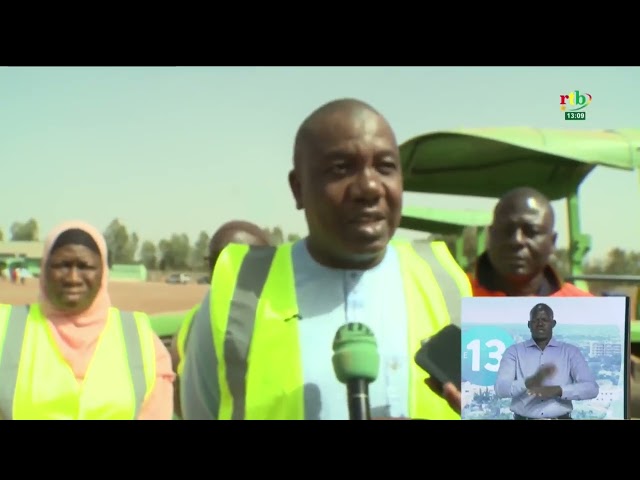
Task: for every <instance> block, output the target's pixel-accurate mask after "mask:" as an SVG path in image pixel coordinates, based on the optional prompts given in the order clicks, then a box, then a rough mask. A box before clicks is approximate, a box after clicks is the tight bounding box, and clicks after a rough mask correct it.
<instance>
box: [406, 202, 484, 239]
mask: <svg viewBox="0 0 640 480" xmlns="http://www.w3.org/2000/svg"><path fill="white" fill-rule="evenodd" d="M491 217H492V214H491V213H490V212H485V211H479V210H445V209H437V208H425V207H405V208H403V209H402V219H401V220H400V227H401V228H409V229H412V230H420V231H423V232H429V233H440V234H442V235H459V234H460V233H462V231H463V230H464V228H465V227H486V226H487V225H489V224H490V223H491Z"/></svg>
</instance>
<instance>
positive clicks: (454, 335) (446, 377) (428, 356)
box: [414, 325, 462, 390]
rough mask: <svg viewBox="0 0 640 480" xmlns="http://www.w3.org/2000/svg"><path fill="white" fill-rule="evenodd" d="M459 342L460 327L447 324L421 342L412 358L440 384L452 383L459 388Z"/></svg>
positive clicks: (460, 350) (460, 349)
mask: <svg viewBox="0 0 640 480" xmlns="http://www.w3.org/2000/svg"><path fill="white" fill-rule="evenodd" d="M461 342H462V331H461V330H460V327H458V326H456V325H447V326H446V327H444V328H443V329H442V330H440V331H439V332H438V333H436V334H435V335H434V336H433V337H431V338H429V339H427V340H425V341H424V342H423V343H422V347H421V348H420V350H418V352H417V353H416V354H415V357H414V360H415V362H416V364H417V365H418V366H419V367H420V368H422V369H423V370H424V371H425V372H427V373H428V374H429V375H430V376H431V377H433V378H434V379H435V380H437V381H438V382H440V383H441V384H442V385H444V384H445V383H453V384H454V385H455V386H456V388H457V389H458V390H460V386H461V385H460V384H461V376H462V375H461V372H460V370H461V367H462V359H461V352H462V348H461V345H460V344H461Z"/></svg>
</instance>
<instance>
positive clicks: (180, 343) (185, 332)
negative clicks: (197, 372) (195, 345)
mask: <svg viewBox="0 0 640 480" xmlns="http://www.w3.org/2000/svg"><path fill="white" fill-rule="evenodd" d="M199 309H200V305H196V306H195V307H193V308H192V309H191V310H189V311H188V312H187V313H186V314H185V316H184V319H183V320H182V325H180V330H178V338H176V345H177V347H178V366H177V367H176V372H177V373H178V375H182V373H183V372H184V351H185V348H186V346H187V342H189V336H190V335H191V324H192V323H193V317H195V315H196V313H197V312H198V310H199Z"/></svg>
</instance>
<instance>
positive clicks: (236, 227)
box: [170, 220, 270, 417]
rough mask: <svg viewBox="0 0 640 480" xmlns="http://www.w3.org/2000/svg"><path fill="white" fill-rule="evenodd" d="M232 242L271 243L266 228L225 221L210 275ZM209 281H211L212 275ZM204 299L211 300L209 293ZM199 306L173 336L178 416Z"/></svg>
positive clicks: (216, 237)
mask: <svg viewBox="0 0 640 480" xmlns="http://www.w3.org/2000/svg"><path fill="white" fill-rule="evenodd" d="M230 243H239V244H242V245H257V246H264V245H269V244H270V238H269V236H268V235H267V233H266V232H265V231H264V230H262V229H261V228H260V227H259V226H257V225H255V224H253V223H250V222H246V221H243V220H234V221H231V222H227V223H225V224H224V225H222V226H221V227H220V228H219V229H218V230H216V231H215V233H214V234H213V236H212V237H211V240H210V242H209V253H208V255H207V256H206V257H205V260H206V261H207V265H208V267H209V276H211V274H212V272H213V267H214V266H215V264H216V262H217V260H218V257H219V256H220V252H222V250H223V249H224V248H225V247H226V246H227V245H229V244H230ZM209 281H211V278H210V277H209ZM204 301H205V302H208V301H209V294H208V293H207V295H206V297H205V299H204ZM199 308H200V305H196V306H194V307H193V308H192V309H191V310H190V311H189V312H188V313H187V315H186V316H185V318H184V320H183V321H182V325H181V327H180V330H179V331H178V333H176V334H175V335H174V337H173V341H172V343H171V348H170V352H171V359H172V362H173V369H174V371H175V372H176V373H177V375H176V379H175V382H174V402H173V405H174V412H175V414H176V416H178V417H181V416H182V409H181V406H180V374H181V373H182V360H183V359H184V352H185V349H186V344H187V341H188V338H189V332H190V331H191V322H192V320H193V316H194V315H195V313H196V312H197V311H198V309H199Z"/></svg>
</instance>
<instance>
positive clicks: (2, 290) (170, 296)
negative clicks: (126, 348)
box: [0, 279, 208, 314]
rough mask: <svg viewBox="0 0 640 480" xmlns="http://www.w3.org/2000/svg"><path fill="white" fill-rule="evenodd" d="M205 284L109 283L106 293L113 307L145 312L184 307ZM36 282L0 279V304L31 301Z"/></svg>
mask: <svg viewBox="0 0 640 480" xmlns="http://www.w3.org/2000/svg"><path fill="white" fill-rule="evenodd" d="M207 288H208V286H207V285H197V284H189V285H169V284H166V283H160V282H116V281H114V282H111V283H110V284H109V293H110V295H111V301H112V303H113V305H114V306H115V307H118V308H120V309H122V310H138V311H142V312H146V313H149V314H154V313H162V312H173V311H179V310H187V309H190V308H191V307H193V306H194V305H195V304H197V303H199V302H200V301H201V300H202V298H203V297H204V295H205V293H206V291H207ZM37 295H38V281H37V280H32V279H28V280H27V283H26V284H25V285H13V284H11V283H10V282H8V281H2V280H0V303H9V304H14V305H23V304H27V303H31V302H34V301H35V300H36V299H37Z"/></svg>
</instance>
